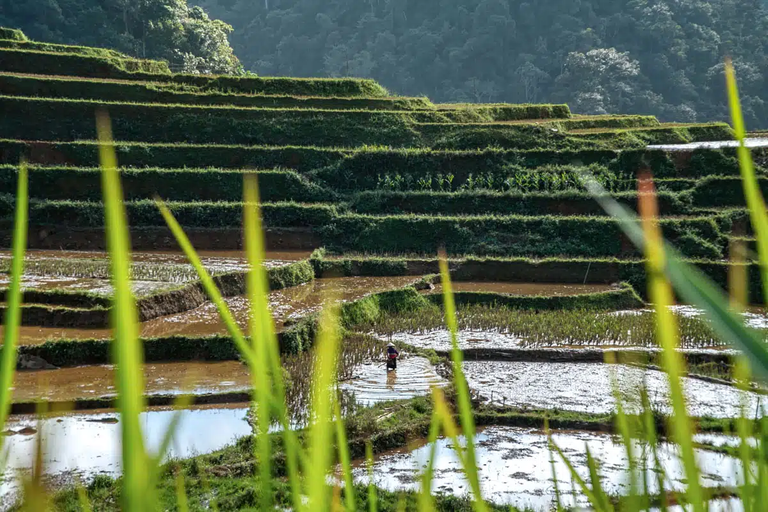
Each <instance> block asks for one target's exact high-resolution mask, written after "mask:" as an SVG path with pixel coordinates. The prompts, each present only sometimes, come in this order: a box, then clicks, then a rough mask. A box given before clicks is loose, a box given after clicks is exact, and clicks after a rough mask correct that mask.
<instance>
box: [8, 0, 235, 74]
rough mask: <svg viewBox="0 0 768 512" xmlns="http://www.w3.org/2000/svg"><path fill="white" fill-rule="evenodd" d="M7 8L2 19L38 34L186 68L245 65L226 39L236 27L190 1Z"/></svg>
mask: <svg viewBox="0 0 768 512" xmlns="http://www.w3.org/2000/svg"><path fill="white" fill-rule="evenodd" d="M6 7H7V8H6V9H4V12H3V13H2V14H0V23H3V24H7V25H8V26H14V27H19V28H21V29H23V30H25V31H26V32H27V33H28V34H29V35H30V36H31V37H32V38H33V39H38V40H43V41H53V42H57V43H64V44H67V45H72V44H78V45H88V46H99V47H108V48H113V49H115V50H118V51H121V52H123V53H127V54H129V55H133V56H140V57H142V58H153V59H161V60H165V61H168V62H170V63H171V65H172V66H173V68H174V69H175V70H183V71H185V72H192V73H230V74H233V73H237V72H241V69H242V68H241V66H240V62H239V61H238V60H237V58H236V57H235V56H234V53H233V52H232V48H231V47H230V45H229V41H228V40H227V38H228V36H229V34H230V33H231V32H232V27H230V26H229V25H227V24H226V23H224V22H222V21H219V20H215V19H210V18H209V17H208V14H207V13H206V12H205V11H204V10H203V9H202V8H200V7H190V6H188V5H187V2H186V0H146V1H142V2H128V3H117V4H115V3H111V4H110V3H96V4H93V3H90V4H82V3H78V2H74V3H73V2H72V1H70V0H53V1H42V0H31V1H29V2H24V3H23V4H18V5H13V6H11V5H8V6H6Z"/></svg>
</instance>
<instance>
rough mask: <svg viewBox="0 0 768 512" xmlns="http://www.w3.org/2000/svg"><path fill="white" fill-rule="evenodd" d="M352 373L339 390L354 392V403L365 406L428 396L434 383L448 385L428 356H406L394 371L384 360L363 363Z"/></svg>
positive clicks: (440, 385) (340, 384) (439, 385)
mask: <svg viewBox="0 0 768 512" xmlns="http://www.w3.org/2000/svg"><path fill="white" fill-rule="evenodd" d="M351 374H352V375H351V377H350V378H349V379H347V380H344V381H342V382H340V383H339V389H341V390H342V391H344V392H347V393H350V394H352V395H354V398H355V402H356V403H358V404H360V405H363V406H368V405H374V404H377V403H379V402H386V401H389V400H403V399H408V398H413V397H415V396H420V395H427V394H429V392H430V390H431V388H432V386H438V387H443V386H446V385H447V384H448V382H447V381H446V380H445V379H443V378H442V377H440V376H439V375H438V374H437V372H436V371H435V368H434V366H432V363H430V362H429V360H428V359H427V358H425V357H405V358H403V359H401V360H400V361H398V363H397V369H396V370H393V371H387V370H386V364H385V361H384V359H381V360H378V361H375V362H368V363H363V364H359V365H357V366H355V367H354V368H353V369H352V371H351Z"/></svg>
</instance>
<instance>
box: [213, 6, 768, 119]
mask: <svg viewBox="0 0 768 512" xmlns="http://www.w3.org/2000/svg"><path fill="white" fill-rule="evenodd" d="M202 5H203V6H204V7H205V8H206V9H208V10H209V12H210V13H211V14H212V15H213V16H215V17H217V18H221V19H223V20H224V21H226V22H227V23H230V24H232V26H233V27H234V29H235V30H234V33H233V34H232V36H231V40H232V45H233V47H234V49H235V53H236V54H237V55H238V57H239V58H240V59H241V61H242V62H243V64H244V65H245V67H246V69H250V70H252V71H254V72H257V73H259V74H265V75H292V76H347V75H350V76H361V77H371V78H375V79H376V80H378V81H379V82H381V83H382V84H383V85H385V86H386V87H388V88H390V89H391V90H392V91H393V92H396V93H398V94H408V95H418V94H425V95H428V96H429V97H430V98H432V99H433V100H437V101H472V102H475V101H482V102H494V101H506V102H542V101H543V102H567V103H568V104H569V105H570V106H571V107H572V109H573V110H574V111H575V112H579V113H592V114H598V113H606V112H611V113H647V114H655V115H657V116H659V117H660V118H661V119H662V120H667V121H671V120H674V121H687V122H690V121H704V120H717V119H724V118H725V117H726V115H727V111H726V105H725V102H724V91H723V78H722V75H721V71H722V62H723V57H724V56H726V55H729V54H730V55H732V56H733V57H734V59H735V61H736V65H737V70H738V73H739V79H740V84H741V87H742V99H743V101H744V105H745V108H746V113H747V116H748V123H749V126H750V127H753V128H756V127H763V128H764V127H767V126H768V105H767V104H766V101H768V82H767V81H766V72H767V71H768V50H767V49H766V45H768V14H767V13H766V3H765V2H764V0H711V1H703V0H546V1H534V0H528V1H521V0H420V1H408V0H366V1H361V0H335V1H331V2H326V1H319V0H257V1H254V0H205V1H204V2H203V4H202Z"/></svg>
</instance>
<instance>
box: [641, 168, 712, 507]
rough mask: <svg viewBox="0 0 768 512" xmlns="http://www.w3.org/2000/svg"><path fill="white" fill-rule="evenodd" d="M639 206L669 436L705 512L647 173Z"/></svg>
mask: <svg viewBox="0 0 768 512" xmlns="http://www.w3.org/2000/svg"><path fill="white" fill-rule="evenodd" d="M638 184H639V190H638V192H639V195H638V206H639V210H640V213H641V222H642V226H643V232H644V234H645V242H646V243H645V258H646V269H647V270H646V272H647V274H648V296H649V297H650V299H651V302H652V303H653V305H654V307H655V308H656V318H657V321H656V337H657V339H658V341H659V344H660V345H661V348H662V366H663V368H664V371H665V372H666V373H667V378H668V380H669V395H670V399H671V401H672V411H673V417H672V419H671V422H670V423H671V425H670V426H671V429H672V438H673V439H674V441H675V442H676V443H677V444H678V445H679V446H680V452H681V456H682V459H683V467H684V468H685V474H686V479H687V481H688V489H687V497H688V500H689V502H690V503H691V505H692V506H693V510H694V511H695V512H704V507H705V503H706V502H705V499H704V495H703V493H702V490H701V483H700V482H699V468H698V466H697V464H696V457H695V455H694V450H693V432H694V427H693V423H692V422H691V420H690V418H689V417H688V412H687V410H686V405H685V395H684V394H683V386H682V382H681V378H682V377H683V375H684V373H685V361H684V360H683V356H682V355H681V354H680V352H679V351H678V341H679V340H678V330H677V319H676V318H675V315H674V313H673V312H672V310H671V309H670V306H672V304H673V303H674V297H673V295H672V287H671V286H670V284H669V281H668V280H667V277H666V275H665V273H664V269H665V267H666V262H665V259H666V256H665V254H664V239H663V238H662V236H661V229H660V228H659V224H658V217H659V212H658V205H657V203H656V195H655V190H654V187H653V182H652V181H651V180H650V177H648V176H641V177H640V178H639V179H638Z"/></svg>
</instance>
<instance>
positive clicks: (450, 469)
mask: <svg viewBox="0 0 768 512" xmlns="http://www.w3.org/2000/svg"><path fill="white" fill-rule="evenodd" d="M553 438H554V440H555V443H556V444H557V445H558V446H559V447H560V448H561V449H562V450H563V451H564V452H565V454H566V457H568V459H569V460H570V461H571V462H572V463H573V464H574V466H575V467H576V471H577V472H578V473H579V475H580V476H581V477H582V478H585V479H586V480H587V481H589V472H588V468H587V465H586V455H585V453H586V452H585V443H586V444H588V446H589V449H590V451H591V453H592V455H593V456H594V457H595V458H596V459H598V460H599V461H600V472H601V476H602V478H603V483H604V488H605V489H606V491H607V492H608V493H609V494H627V493H628V491H629V477H628V475H627V473H626V467H627V463H626V455H625V453H626V452H625V448H624V446H623V445H621V444H616V443H614V441H613V440H612V438H611V436H609V435H606V434H596V433H587V432H576V433H563V434H555V435H554V436H553ZM475 445H476V451H477V466H478V468H479V471H480V480H481V489H482V492H483V496H484V497H485V498H486V499H488V500H490V501H493V502H496V503H503V504H510V505H515V506H517V507H531V508H533V509H535V510H550V507H551V505H552V503H553V499H554V487H553V483H552V481H551V478H552V467H551V465H550V452H549V450H548V447H547V439H546V436H545V435H544V434H543V433H542V432H539V431H535V430H530V429H522V428H514V427H488V428H486V429H484V430H483V431H482V432H480V433H479V434H478V435H477V437H476V440H475ZM429 450H430V449H429V446H422V447H420V448H418V449H416V450H414V451H412V452H410V453H408V452H405V453H404V452H397V453H391V454H385V455H382V456H380V457H377V459H376V461H375V464H374V480H375V482H376V483H377V484H378V485H380V486H382V487H384V488H387V489H389V490H398V489H418V487H419V486H418V484H417V483H416V480H414V479H417V478H419V476H420V471H421V470H422V469H423V468H424V467H426V461H427V457H428V456H429ZM636 453H637V456H638V458H639V459H640V460H643V458H642V456H641V455H640V451H639V450H638V451H637V452H636ZM659 457H660V459H661V460H662V466H663V468H664V470H665V471H666V472H667V477H668V479H669V481H670V483H671V485H669V484H668V485H669V489H672V490H682V489H683V488H684V481H685V480H684V476H685V475H684V472H683V469H682V465H681V464H680V462H679V460H678V458H677V456H676V455H675V452H674V450H673V448H672V447H671V446H670V445H666V444H665V445H662V446H661V448H660V453H659ZM697 459H698V462H699V467H700V468H701V469H702V477H701V481H702V484H703V485H706V486H716V485H725V486H735V485H737V484H738V482H739V479H740V476H737V475H740V463H739V462H738V460H736V459H734V458H731V457H728V456H726V455H723V454H718V453H714V452H708V451H703V450H699V451H697ZM645 460H647V461H651V460H652V456H651V455H650V454H647V459H645ZM555 466H556V474H557V479H558V482H559V488H560V492H561V493H562V494H563V496H562V498H563V502H564V504H566V505H573V501H574V496H573V494H572V491H571V484H570V473H569V471H568V468H567V466H566V465H565V464H564V463H563V462H562V460H561V459H559V458H556V462H555ZM434 467H435V474H434V480H433V482H432V491H433V492H443V493H446V494H455V495H459V496H461V495H467V494H468V493H469V485H468V483H467V481H466V480H465V478H464V477H463V471H462V470H461V465H460V463H459V462H458V459H457V458H456V455H455V453H454V451H453V449H452V447H451V443H450V441H448V440H447V439H439V440H438V442H437V452H436V458H435V465H434ZM417 468H418V469H417ZM648 476H649V479H650V481H651V489H650V490H651V492H653V493H657V492H658V488H657V486H656V483H655V474H654V473H653V472H652V471H649V472H648ZM355 477H356V479H357V480H358V481H366V480H367V476H366V472H365V468H364V466H362V465H358V467H356V469H355ZM576 501H577V503H578V504H579V505H586V504H587V503H588V502H587V500H586V498H585V497H584V496H581V495H580V494H579V495H577V496H576Z"/></svg>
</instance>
